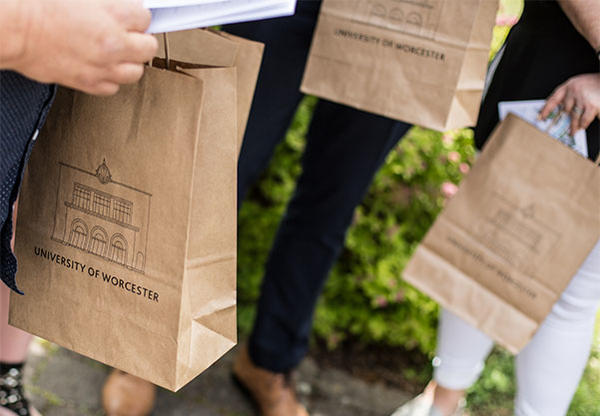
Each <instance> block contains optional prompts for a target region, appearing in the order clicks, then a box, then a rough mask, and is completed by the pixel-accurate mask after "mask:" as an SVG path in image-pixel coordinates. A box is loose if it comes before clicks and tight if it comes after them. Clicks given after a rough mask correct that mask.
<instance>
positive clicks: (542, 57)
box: [475, 0, 600, 159]
mask: <svg viewBox="0 0 600 416" xmlns="http://www.w3.org/2000/svg"><path fill="white" fill-rule="evenodd" d="M598 71H600V63H599V61H598V57H597V55H596V52H595V51H594V49H593V48H592V46H590V44H589V43H588V42H587V41H586V40H585V38H584V37H583V36H581V35H580V34H579V32H577V30H576V29H575V27H574V26H573V25H572V24H571V22H570V21H569V19H568V18H567V16H566V15H565V14H564V12H563V11H562V9H561V8H560V6H559V5H558V2H557V1H539V0H526V1H525V9H524V11H523V15H522V17H521V19H520V20H519V22H518V23H517V24H516V25H515V26H514V27H513V28H512V30H511V31H510V33H509V35H508V38H507V40H506V44H505V49H504V52H503V55H502V57H501V58H500V61H499V64H498V67H497V69H496V71H495V73H494V75H493V78H492V81H491V84H490V87H489V90H488V92H487V94H486V96H485V98H484V101H483V105H482V107H481V111H480V113H479V120H478V122H477V127H476V128H475V143H476V145H477V146H478V147H482V146H483V144H484V143H485V141H486V140H487V138H488V136H489V135H490V133H491V132H492V130H493V129H494V127H495V126H496V124H497V123H498V102H499V101H513V100H533V99H545V98H547V97H548V96H549V95H550V94H551V93H552V91H554V89H555V88H556V87H558V86H559V85H560V84H562V83H563V82H565V81H566V80H567V79H569V78H570V77H572V76H574V75H579V74H585V73H593V72H598ZM599 124H600V123H598V119H596V121H595V122H594V123H592V125H591V126H590V128H589V129H588V130H587V136H588V153H589V157H590V158H592V159H595V157H596V155H597V154H598V147H599V145H600V126H599Z"/></svg>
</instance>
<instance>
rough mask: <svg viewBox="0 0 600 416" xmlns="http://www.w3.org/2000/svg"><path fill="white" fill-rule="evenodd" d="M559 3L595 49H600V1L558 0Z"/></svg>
mask: <svg viewBox="0 0 600 416" xmlns="http://www.w3.org/2000/svg"><path fill="white" fill-rule="evenodd" d="M558 3H559V4H560V6H561V7H562V9H563V11H564V12H565V14H566V15H567V17H568V18H569V20H570V21H571V23H573V25H574V26H575V28H576V29H577V30H578V31H579V33H581V34H582V35H583V37H585V38H586V39H587V41H588V42H589V43H590V45H592V47H593V48H594V50H595V51H598V50H600V1H599V0H558Z"/></svg>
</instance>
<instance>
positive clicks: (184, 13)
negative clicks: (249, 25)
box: [144, 0, 296, 33]
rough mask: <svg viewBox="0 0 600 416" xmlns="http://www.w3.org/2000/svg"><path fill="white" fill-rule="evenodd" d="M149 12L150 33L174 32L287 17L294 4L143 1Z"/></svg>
mask: <svg viewBox="0 0 600 416" xmlns="http://www.w3.org/2000/svg"><path fill="white" fill-rule="evenodd" d="M144 5H145V6H146V7H148V8H150V9H151V11H152V23H151V24H150V28H149V29H148V32H149V33H162V32H173V31H176V30H186V29H195V28H199V27H208V26H216V25H224V24H229V23H239V22H247V21H251V20H262V19H270V18H273V17H281V16H290V15H293V14H294V12H295V10H296V0H145V2H144Z"/></svg>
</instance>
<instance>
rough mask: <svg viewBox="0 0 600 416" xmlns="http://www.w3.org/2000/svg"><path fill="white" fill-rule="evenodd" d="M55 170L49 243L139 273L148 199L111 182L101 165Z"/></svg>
mask: <svg viewBox="0 0 600 416" xmlns="http://www.w3.org/2000/svg"><path fill="white" fill-rule="evenodd" d="M59 165H60V167H59V181H58V183H59V186H58V189H57V202H56V215H55V220H54V229H53V232H52V240H54V241H57V242H60V243H62V244H64V245H67V246H70V247H75V248H77V249H79V250H82V251H85V252H87V253H91V254H93V255H96V256H98V257H99V258H102V259H104V260H106V261H108V262H112V263H115V264H118V265H120V266H123V267H126V268H128V269H130V270H133V271H136V272H138V273H144V270H145V267H146V248H147V244H148V225H149V223H150V202H151V198H152V195H151V194H149V193H147V192H144V191H141V190H139V189H136V188H134V187H132V186H129V185H126V184H123V183H120V182H118V181H116V180H115V178H113V176H112V174H111V171H110V169H109V168H108V165H107V163H106V161H103V162H102V163H101V164H100V165H99V166H98V168H97V169H96V171H95V172H89V171H86V170H84V169H80V168H77V167H75V166H70V165H67V164H64V163H60V164H59Z"/></svg>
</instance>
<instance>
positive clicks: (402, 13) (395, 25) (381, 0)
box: [360, 0, 442, 39]
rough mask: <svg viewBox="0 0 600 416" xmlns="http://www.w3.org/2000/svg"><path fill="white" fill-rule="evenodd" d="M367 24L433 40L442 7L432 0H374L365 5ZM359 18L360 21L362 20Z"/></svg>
mask: <svg viewBox="0 0 600 416" xmlns="http://www.w3.org/2000/svg"><path fill="white" fill-rule="evenodd" d="M365 5H366V7H367V8H368V11H367V13H364V11H361V12H360V15H361V16H365V14H366V15H367V16H368V20H367V22H368V23H370V24H375V25H377V26H382V27H386V28H389V29H393V30H396V31H398V32H403V33H409V34H411V35H415V36H418V37H422V38H425V39H433V38H435V35H436V33H437V27H438V24H439V21H440V17H441V11H442V7H441V5H440V4H439V2H436V1H434V0H374V1H369V2H366V3H365ZM363 19H364V18H361V19H360V20H363Z"/></svg>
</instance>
